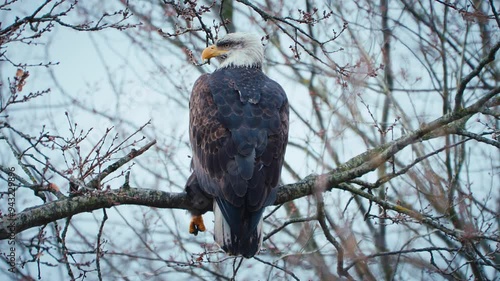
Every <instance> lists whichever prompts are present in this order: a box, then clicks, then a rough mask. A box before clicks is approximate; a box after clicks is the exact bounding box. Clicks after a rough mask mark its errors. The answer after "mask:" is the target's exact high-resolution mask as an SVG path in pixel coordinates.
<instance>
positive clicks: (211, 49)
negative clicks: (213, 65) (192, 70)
mask: <svg viewBox="0 0 500 281" xmlns="http://www.w3.org/2000/svg"><path fill="white" fill-rule="evenodd" d="M227 52H228V51H227V50H223V49H219V48H217V46H216V45H211V46H208V47H207V48H205V50H203V52H202V53H201V59H202V60H203V61H205V60H209V59H211V58H214V57H218V56H221V55H223V54H225V53H227Z"/></svg>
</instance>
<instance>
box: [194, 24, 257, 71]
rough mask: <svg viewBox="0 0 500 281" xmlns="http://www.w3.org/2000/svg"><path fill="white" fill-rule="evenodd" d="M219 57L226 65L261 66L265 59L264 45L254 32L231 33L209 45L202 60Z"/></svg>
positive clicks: (221, 65) (222, 63) (223, 64)
mask: <svg viewBox="0 0 500 281" xmlns="http://www.w3.org/2000/svg"><path fill="white" fill-rule="evenodd" d="M214 57H215V58H217V59H219V60H220V61H221V64H220V66H219V68H224V67H230V66H232V67H260V66H262V62H263V60H264V47H263V46H262V43H261V41H260V37H259V36H257V35H256V34H254V33H246V32H236V33H229V34H227V35H226V36H224V37H223V38H221V39H219V40H217V42H216V43H215V45H212V46H208V47H207V48H206V49H205V50H203V53H202V54H201V59H202V60H209V59H211V58H214Z"/></svg>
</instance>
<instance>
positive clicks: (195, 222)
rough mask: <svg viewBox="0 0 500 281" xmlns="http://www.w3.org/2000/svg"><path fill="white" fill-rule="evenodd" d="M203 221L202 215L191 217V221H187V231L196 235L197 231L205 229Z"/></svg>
mask: <svg viewBox="0 0 500 281" xmlns="http://www.w3.org/2000/svg"><path fill="white" fill-rule="evenodd" d="M205 230H206V228H205V223H204V222H203V217H202V216H201V215H198V216H193V217H191V222H190V223H189V233H191V234H194V235H195V236H196V235H198V232H199V231H201V232H203V231H205Z"/></svg>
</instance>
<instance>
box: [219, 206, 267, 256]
mask: <svg viewBox="0 0 500 281" xmlns="http://www.w3.org/2000/svg"><path fill="white" fill-rule="evenodd" d="M221 207H222V209H221ZM221 207H219V204H218V202H217V201H216V200H214V219H215V225H214V238H215V242H216V243H217V244H219V246H221V248H222V249H223V250H224V251H225V252H226V253H228V254H229V255H233V256H237V255H241V256H243V257H245V258H251V257H253V256H255V254H257V253H258V252H259V250H260V247H261V245H262V213H263V210H262V211H257V212H248V211H246V210H244V209H240V208H234V207H232V206H228V205H227V204H224V203H222V204H221ZM224 214H226V215H224ZM226 216H228V218H229V220H227V219H226Z"/></svg>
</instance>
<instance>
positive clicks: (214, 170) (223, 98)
mask: <svg viewBox="0 0 500 281" xmlns="http://www.w3.org/2000/svg"><path fill="white" fill-rule="evenodd" d="M211 58H217V59H219V61H220V66H219V67H218V69H217V70H215V71H214V72H213V73H212V74H203V75H201V77H199V78H198V80H196V82H195V84H194V86H193V90H192V93H191V98H190V102H189V110H190V111H189V113H190V115H189V130H190V135H189V137H190V142H191V147H192V152H193V158H192V163H191V166H192V170H193V173H192V175H191V176H190V178H189V179H188V182H187V184H186V191H187V193H188V195H190V196H191V197H192V198H197V199H196V200H195V202H194V203H193V206H192V209H191V210H190V211H191V213H192V215H193V217H192V220H191V224H190V232H191V233H193V234H197V233H198V231H204V230H205V226H204V224H203V219H202V217H201V215H202V214H203V213H204V212H206V211H207V210H210V209H212V208H213V211H214V217H215V222H214V238H215V241H216V243H217V244H219V245H220V246H221V248H222V249H223V250H224V251H225V252H227V253H228V254H229V255H241V256H243V257H246V258H251V257H253V256H254V255H255V254H256V253H257V252H258V251H259V250H260V247H261V244H262V214H263V212H264V208H265V207H266V206H268V205H270V204H272V203H273V202H274V201H275V197H276V187H277V185H278V181H279V178H280V174H281V167H282V165H283V159H284V155H285V149H286V145H287V142H288V114H289V113H288V100H287V97H286V94H285V92H284V90H283V88H282V87H281V86H280V85H279V84H278V83H276V82H275V81H273V80H271V79H270V78H269V77H267V76H266V75H265V74H264V73H263V72H262V63H263V60H264V49H263V46H262V44H261V40H260V38H259V37H258V36H256V35H254V34H250V33H230V34H227V35H226V36H225V37H223V38H221V39H220V40H218V41H217V42H216V44H215V45H212V46H209V47H208V48H206V49H205V50H204V51H203V53H202V59H203V60H207V59H208V60H209V59H211ZM200 195H201V196H200ZM212 202H213V203H212ZM211 204H213V206H211Z"/></svg>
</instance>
